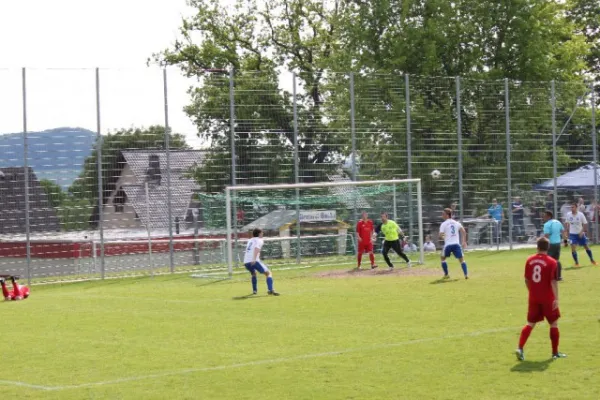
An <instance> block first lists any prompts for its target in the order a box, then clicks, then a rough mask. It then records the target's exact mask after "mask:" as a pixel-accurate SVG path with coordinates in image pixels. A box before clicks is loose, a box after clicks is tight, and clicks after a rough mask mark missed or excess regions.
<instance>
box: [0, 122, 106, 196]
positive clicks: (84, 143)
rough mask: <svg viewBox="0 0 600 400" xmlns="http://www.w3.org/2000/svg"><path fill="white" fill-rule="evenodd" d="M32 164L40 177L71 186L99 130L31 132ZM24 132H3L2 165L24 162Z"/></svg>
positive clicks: (0, 146)
mask: <svg viewBox="0 0 600 400" xmlns="http://www.w3.org/2000/svg"><path fill="white" fill-rule="evenodd" d="M27 136H28V139H29V140H28V142H29V149H28V152H27V153H28V164H29V166H30V167H32V168H33V170H34V171H35V174H36V175H37V177H38V179H50V180H52V181H54V182H56V184H58V185H60V186H61V187H62V188H64V189H66V188H68V187H69V186H70V185H71V184H72V183H73V181H74V180H75V179H76V178H77V177H78V176H79V174H80V172H81V170H82V169H83V162H84V161H85V159H86V158H87V157H88V156H89V155H90V154H91V153H92V150H93V147H94V143H95V141H96V133H95V132H92V131H89V130H87V129H82V128H56V129H49V130H46V131H42V132H29V133H28V134H27ZM23 163H24V161H23V133H9V134H5V135H2V134H0V167H2V168H3V167H22V166H23Z"/></svg>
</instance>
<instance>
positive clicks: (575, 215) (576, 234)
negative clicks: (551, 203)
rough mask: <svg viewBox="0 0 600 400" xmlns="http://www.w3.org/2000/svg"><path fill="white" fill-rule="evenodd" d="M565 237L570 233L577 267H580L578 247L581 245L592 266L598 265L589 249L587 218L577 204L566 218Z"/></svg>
mask: <svg viewBox="0 0 600 400" xmlns="http://www.w3.org/2000/svg"><path fill="white" fill-rule="evenodd" d="M565 225H566V229H565V235H566V233H567V232H569V242H571V255H572V256H573V260H575V266H576V267H579V259H578V257H577V246H578V245H581V246H583V248H584V249H585V252H586V253H587V255H588V257H589V258H590V261H591V262H592V264H594V265H596V261H594V256H593V255H592V250H590V248H589V247H588V239H587V236H586V233H587V227H588V223H587V219H586V218H585V214H584V213H582V212H581V211H579V209H578V206H577V204H576V203H573V204H571V211H570V212H568V213H567V216H566V217H565Z"/></svg>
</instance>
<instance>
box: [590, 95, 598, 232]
mask: <svg viewBox="0 0 600 400" xmlns="http://www.w3.org/2000/svg"><path fill="white" fill-rule="evenodd" d="M591 90H592V147H593V154H594V204H597V203H598V137H597V136H596V134H597V133H596V88H595V86H594V83H592V86H591ZM593 212H594V241H595V242H596V243H598V210H593Z"/></svg>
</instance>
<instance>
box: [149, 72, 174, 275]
mask: <svg viewBox="0 0 600 400" xmlns="http://www.w3.org/2000/svg"><path fill="white" fill-rule="evenodd" d="M163 92H164V93H163V95H164V103H165V153H166V158H167V218H168V220H169V267H170V270H171V273H174V272H175V261H174V254H173V253H174V246H173V211H172V208H171V153H170V145H171V128H170V127H169V90H168V86H167V69H166V68H163ZM148 200H149V199H148V198H146V201H148ZM148 225H150V220H149V219H148ZM148 229H150V226H149V227H148ZM151 267H152V266H151Z"/></svg>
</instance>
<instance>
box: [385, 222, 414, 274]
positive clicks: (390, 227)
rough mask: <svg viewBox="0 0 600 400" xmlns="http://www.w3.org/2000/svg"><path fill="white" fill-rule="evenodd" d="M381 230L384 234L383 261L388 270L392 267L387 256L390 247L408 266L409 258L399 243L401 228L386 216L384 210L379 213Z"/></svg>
mask: <svg viewBox="0 0 600 400" xmlns="http://www.w3.org/2000/svg"><path fill="white" fill-rule="evenodd" d="M381 232H383V234H384V236H385V240H384V242H383V250H382V254H383V258H384V260H385V263H386V264H387V265H388V267H390V270H393V269H394V264H392V262H391V261H390V258H389V257H388V253H389V252H390V250H391V249H393V250H394V251H395V252H396V254H398V255H399V256H400V257H401V258H402V259H404V261H406V263H407V264H408V266H409V267H410V260H409V259H408V257H407V256H406V254H404V252H403V251H402V246H401V245H400V236H404V235H403V234H402V229H400V227H399V226H398V224H397V223H396V222H395V221H392V220H390V219H389V218H388V215H387V213H386V212H382V213H381Z"/></svg>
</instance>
